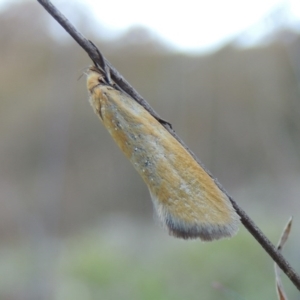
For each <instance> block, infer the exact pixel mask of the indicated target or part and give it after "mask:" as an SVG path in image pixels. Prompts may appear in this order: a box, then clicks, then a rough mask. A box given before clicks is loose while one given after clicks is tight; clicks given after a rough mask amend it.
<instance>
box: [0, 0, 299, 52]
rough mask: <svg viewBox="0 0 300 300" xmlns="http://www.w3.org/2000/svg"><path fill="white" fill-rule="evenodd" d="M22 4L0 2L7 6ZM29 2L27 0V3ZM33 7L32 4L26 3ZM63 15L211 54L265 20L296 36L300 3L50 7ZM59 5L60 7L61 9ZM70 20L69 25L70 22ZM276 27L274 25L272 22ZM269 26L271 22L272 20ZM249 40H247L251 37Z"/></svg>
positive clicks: (168, 0) (130, 1) (160, 0)
mask: <svg viewBox="0 0 300 300" xmlns="http://www.w3.org/2000/svg"><path fill="white" fill-rule="evenodd" d="M22 1H26V0H0V8H1V7H3V6H5V5H6V4H10V5H11V4H12V3H15V2H22ZM27 1H30V0H27ZM31 1H35V0H31ZM52 2H53V3H54V4H55V5H57V6H58V8H60V9H62V8H64V9H62V12H64V13H65V14H66V15H67V16H68V14H67V11H65V8H66V7H67V6H70V5H76V4H78V5H80V6H81V7H82V6H83V5H88V6H89V7H90V8H92V12H93V13H94V14H95V16H96V19H98V20H99V22H100V23H101V24H102V25H103V26H105V27H106V28H107V34H108V35H110V36H114V35H117V34H118V33H120V30H121V31H122V30H126V29H128V28H129V27H131V26H134V25H143V26H145V27H148V28H151V29H152V30H153V31H154V32H156V33H157V34H158V35H159V36H161V37H162V38H163V39H165V40H166V41H168V42H169V43H170V44H173V45H174V46H176V47H177V48H179V49H181V50H200V51H207V50H212V49H214V48H216V47H218V46H220V45H222V44H223V43H225V42H227V41H229V40H232V38H234V37H236V36H238V35H239V34H242V33H244V32H245V31H247V33H249V31H251V34H252V36H253V32H254V36H255V33H261V32H262V31H264V30H268V26H270V19H274V18H277V19H278V18H281V21H282V18H285V20H284V22H285V23H286V24H288V25H290V26H292V27H294V28H295V27H297V29H298V30H300V1H299V0H286V1H282V0H281V1H280V0H263V1H261V0H226V1H224V0H211V1H207V0H197V1H196V0H185V1H172V0H151V1H147V0H144V1H140V0H126V1H124V0H109V1H107V0H106V1H99V0H73V1H70V2H69V1H62V0H53V1H52ZM63 2H64V5H63V7H62V6H60V5H61V4H62V3H63ZM71 20H72V19H71ZM277 21H278V20H277ZM271 23H274V22H272V20H271ZM251 34H250V36H251Z"/></svg>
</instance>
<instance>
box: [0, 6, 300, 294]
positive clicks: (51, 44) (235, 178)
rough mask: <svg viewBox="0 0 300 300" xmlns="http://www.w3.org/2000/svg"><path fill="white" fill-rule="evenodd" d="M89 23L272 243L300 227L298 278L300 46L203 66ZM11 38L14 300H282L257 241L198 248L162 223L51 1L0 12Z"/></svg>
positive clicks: (6, 226)
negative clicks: (288, 227) (93, 95)
mask: <svg viewBox="0 0 300 300" xmlns="http://www.w3.org/2000/svg"><path fill="white" fill-rule="evenodd" d="M85 14H88V12H86V13H85V12H84V11H71V12H70V16H71V17H72V16H76V18H75V19H76V25H77V27H78V28H79V29H80V31H82V32H83V34H84V35H86V36H87V37H89V39H91V40H93V41H94V43H95V44H96V45H98V46H99V48H100V49H101V51H103V53H104V54H105V56H106V57H107V58H108V59H109V60H110V61H111V62H112V64H113V65H114V66H115V67H116V68H117V69H118V70H119V71H120V72H121V73H122V74H123V75H124V76H125V78H126V79H127V80H128V81H129V82H130V83H131V84H132V85H133V86H134V87H135V88H136V89H137V90H138V91H139V92H140V93H141V95H143V96H144V97H145V99H147V100H148V102H149V103H150V104H151V105H152V106H153V108H154V109H155V110H156V111H157V112H158V113H159V114H160V115H161V116H162V117H163V118H164V119H166V120H168V121H170V122H171V123H172V124H173V128H174V129H175V130H176V131H177V133H178V134H179V135H180V136H181V137H182V139H183V140H184V141H185V142H186V143H187V145H189V147H190V148H191V149H192V150H193V151H194V153H195V154H196V155H197V156H198V157H200V158H201V160H202V162H203V163H204V164H205V165H206V167H207V168H208V169H209V170H210V171H211V172H212V174H214V176H216V177H217V178H218V180H219V181H220V182H221V183H222V185H223V186H224V187H225V188H226V189H227V190H228V192H229V193H230V194H231V195H232V196H233V197H234V199H235V200H236V201H237V202H238V203H239V204H240V206H241V207H242V208H243V209H244V210H245V211H246V212H248V213H249V215H250V216H251V217H253V219H254V220H255V222H256V223H257V225H258V226H259V227H260V228H261V229H262V230H263V232H264V233H265V234H266V235H267V236H268V237H269V238H270V239H271V241H272V242H274V243H276V241H277V239H278V237H279V235H280V233H281V230H282V228H283V226H284V224H285V222H286V221H287V219H288V217H289V216H290V215H293V216H294V218H295V219H294V227H293V229H292V235H291V237H290V240H289V242H288V244H287V246H286V249H285V251H284V254H285V256H286V257H287V258H288V260H289V261H290V262H291V264H292V265H293V266H294V268H295V269H297V270H300V260H299V253H300V252H299V249H300V242H299V241H300V240H299V233H300V231H299V224H300V221H299V219H300V202H299V198H300V37H299V34H297V33H295V32H292V31H288V30H286V29H285V28H282V30H280V31H278V32H276V33H274V35H273V36H269V37H268V42H267V43H264V45H261V46H259V45H258V46H256V47H252V48H248V49H241V48H238V47H236V46H235V44H234V43H232V44H228V45H226V46H224V47H223V48H222V49H219V50H218V51H216V52H214V53H212V54H207V55H202V56H200V55H199V56H198V55H189V54H186V53H177V52H174V50H171V49H170V48H169V47H168V46H167V45H165V44H164V43H163V42H161V41H160V40H159V39H157V38H156V37H155V36H153V34H151V33H149V32H147V31H146V30H144V29H141V28H135V29H132V30H131V31H129V32H128V33H126V34H124V35H123V36H120V37H119V38H118V39H116V40H111V41H107V40H104V39H103V38H101V34H99V35H97V34H96V33H95V32H97V31H98V32H99V33H101V32H102V31H103V30H104V29H103V28H101V27H99V30H94V31H93V30H91V27H90V26H91V24H93V23H92V22H93V21H88V17H87V15H85ZM97 26H99V25H97ZM0 28H1V30H0V65H1V67H0V298H1V299H3V300H19V299H22V300H23V299H30V300H32V299H51V300H52V299H59V300H60V299H64V300H68V299H72V300H74V299H85V300H89V299H248V300H250V299H275V288H274V274H273V264H272V261H271V259H270V258H269V257H268V256H267V255H266V254H265V252H264V251H263V250H262V249H261V248H260V247H259V246H258V244H257V243H256V241H255V240H254V239H253V237H252V236H251V235H250V234H249V233H248V232H247V231H246V230H245V229H243V228H241V230H240V232H239V234H238V235H237V236H236V237H235V238H233V239H231V240H225V241H220V242H214V243H201V242H200V241H194V242H191V241H189V242H185V241H180V240H176V239H174V238H172V237H169V236H168V234H167V233H166V232H165V231H164V230H163V229H162V228H161V227H160V225H159V224H157V223H158V222H157V221H155V220H153V209H152V204H151V200H150V196H149V194H148V191H147V188H146V186H145V185H144V184H143V182H142V180H141V179H140V178H139V177H138V175H137V174H136V173H135V171H134V169H133V168H132V166H131V165H130V163H129V162H128V161H127V160H126V159H125V158H124V157H123V154H122V153H121V152H120V151H119V149H118V148H117V146H116V145H115V144H114V142H113V141H112V140H111V138H110V136H109V135H108V133H107V132H106V130H105V129H104V128H103V127H102V125H101V124H100V122H99V120H98V119H97V117H96V116H95V115H94V113H93V111H92V109H91V107H90V105H89V103H88V93H87V91H86V87H85V78H84V76H83V78H81V79H79V80H78V78H79V77H80V75H81V74H82V73H83V72H84V70H85V68H86V67H87V66H89V65H90V64H91V62H90V60H89V58H88V57H87V55H86V54H85V53H84V51H83V50H82V49H81V48H80V47H79V46H78V45H77V44H75V42H74V41H73V40H72V39H71V38H70V36H68V35H67V34H66V33H64V31H63V30H62V29H60V28H59V26H58V25H56V24H55V22H54V21H53V20H51V18H50V16H49V15H47V13H46V12H45V11H44V10H43V9H42V8H41V7H40V6H39V5H37V3H27V4H23V5H14V6H11V7H8V8H7V9H6V10H5V11H2V12H1V15H0ZM58 33H59V36H57V34H58ZM283 277H284V276H283ZM283 279H284V284H285V286H286V291H287V294H288V295H289V296H290V297H291V299H296V298H297V295H298V294H297V291H296V289H295V288H294V287H293V286H292V285H291V284H290V282H289V281H288V280H285V278H283Z"/></svg>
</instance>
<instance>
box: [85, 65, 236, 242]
mask: <svg viewBox="0 0 300 300" xmlns="http://www.w3.org/2000/svg"><path fill="white" fill-rule="evenodd" d="M87 88H88V90H89V93H90V103H91V105H92V107H93V109H94V111H95V113H96V114H97V115H98V116H99V118H100V120H101V121H102V123H103V125H104V126H105V127H106V129H107V130H108V132H109V133H110V135H111V136H112V138H113V139H114V140H115V142H116V143H117V145H118V146H119V147H120V149H121V150H122V151H123V152H124V154H125V155H126V156H127V158H128V159H129V160H130V161H131V163H132V164H133V166H134V168H135V169H136V170H137V172H138V173H139V174H140V176H141V177H142V178H143V180H144V182H145V183H146V185H147V186H148V188H149V191H150V195H151V198H152V201H153V203H154V207H155V209H156V211H157V214H158V216H159V218H160V220H161V221H162V223H163V224H164V225H165V226H166V227H167V228H168V230H169V233H170V234H171V235H173V236H176V237H179V238H183V239H193V238H200V239H201V240H203V241H212V240H217V239H220V238H224V237H231V236H233V235H234V234H235V233H236V232H237V231H238V226H239V219H240V218H239V216H238V215H237V213H236V212H235V210H234V208H233V207H232V204H231V202H230V200H229V199H228V197H227V196H226V194H225V193H224V192H222V191H221V190H220V188H219V187H218V186H217V185H216V183H215V182H214V180H213V179H212V178H211V177H210V176H209V175H208V174H207V173H206V171H205V170H204V169H203V168H202V167H201V166H200V165H199V164H198V163H197V162H196V161H195V159H194V158H193V157H192V156H191V155H190V154H189V153H188V151H187V150H186V149H184V147H183V146H182V145H181V144H180V143H179V142H178V141H177V140H176V139H175V138H174V137H173V136H172V135H171V134H170V133H169V132H168V131H167V130H166V129H165V128H164V127H163V126H162V125H161V124H160V123H159V122H158V121H157V120H156V119H155V118H154V117H153V116H152V115H151V114H150V113H149V112H148V111H147V110H145V109H144V108H143V107H142V106H141V105H140V104H138V103H137V102H136V101H135V100H134V99H132V98H131V97H129V96H128V95H127V94H125V93H123V92H121V91H119V90H117V89H115V88H113V87H112V86H110V85H109V84H107V83H106V81H105V78H104V76H103V75H102V74H101V71H99V70H98V69H97V68H96V67H91V68H90V69H89V71H88V76H87Z"/></svg>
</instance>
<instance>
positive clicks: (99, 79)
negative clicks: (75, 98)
mask: <svg viewBox="0 0 300 300" xmlns="http://www.w3.org/2000/svg"><path fill="white" fill-rule="evenodd" d="M103 84H105V80H104V76H103V75H102V73H101V71H100V70H99V69H97V68H96V67H95V66H92V67H90V68H89V70H88V71H87V89H88V91H89V92H90V94H93V90H94V89H95V88H96V87H97V86H99V85H103Z"/></svg>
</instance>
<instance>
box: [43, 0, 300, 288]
mask: <svg viewBox="0 0 300 300" xmlns="http://www.w3.org/2000/svg"><path fill="white" fill-rule="evenodd" d="M37 1H38V2H39V3H40V4H41V5H42V6H43V7H44V8H45V9H46V10H47V11H48V12H49V14H50V15H52V17H53V18H54V19H56V21H57V22H58V23H59V24H60V25H61V26H62V27H63V28H64V29H65V30H66V31H67V32H68V33H69V34H70V35H71V36H72V37H73V38H74V39H75V41H76V42H77V43H78V44H79V45H80V46H81V47H82V48H83V49H84V50H85V51H86V52H87V54H88V55H89V57H90V58H91V59H92V61H93V62H94V63H95V64H96V65H97V66H100V67H101V66H103V65H104V66H105V65H107V66H108V67H109V69H110V70H109V71H110V74H111V77H112V79H113V80H114V82H115V83H116V84H117V85H118V86H119V87H120V88H121V89H122V90H123V91H125V92H126V93H127V94H128V95H130V96H131V97H132V98H133V99H135V100H136V101H137V102H138V103H139V104H141V105H142V106H143V107H144V108H145V109H146V110H147V111H148V112H149V113H150V114H151V115H153V117H155V118H156V119H157V120H159V121H160V122H161V124H162V125H163V126H164V127H165V128H166V129H167V130H168V131H169V133H170V134H172V135H173V136H174V137H175V138H176V139H177V140H178V142H180V143H181V144H182V145H183V146H184V147H185V149H186V150H187V151H188V152H189V153H190V154H191V155H192V156H193V157H194V159H195V160H196V161H197V162H198V163H199V164H200V165H201V166H202V167H203V168H204V169H205V170H206V171H207V173H208V174H209V175H210V176H211V177H212V178H213V179H214V181H215V182H216V184H217V185H218V186H219V187H220V189H221V190H222V191H223V192H224V193H225V194H226V195H227V196H228V198H229V199H230V201H231V202H232V205H233V207H234V209H235V210H236V212H237V213H238V215H239V216H240V218H241V222H242V223H243V225H244V226H245V227H246V229H247V230H248V231H249V232H250V234H251V235H252V236H253V237H254V238H255V239H256V240H257V242H258V243H259V244H260V245H261V246H262V247H263V248H264V249H265V251H266V252H267V253H268V254H269V255H270V256H271V257H272V259H273V260H274V261H275V262H276V263H277V265H278V266H279V267H280V268H281V269H282V271H283V272H284V273H285V274H286V275H287V276H288V278H290V280H291V281H292V282H293V283H294V285H295V286H296V287H297V289H298V290H300V276H299V275H298V274H297V273H296V272H295V271H294V269H293V268H292V267H291V266H290V264H289V263H288V262H287V261H286V259H285V258H284V257H283V256H282V255H281V253H279V252H278V251H277V249H276V248H275V246H274V245H273V244H272V243H271V242H270V241H269V239H268V238H267V237H266V236H265V235H264V234H263V233H262V231H261V230H260V229H259V228H258V227H257V226H256V224H255V223H254V222H253V221H252V220H251V218H250V217H249V216H248V215H247V214H246V212H245V211H244V210H242V209H241V208H240V207H239V206H238V204H237V203H236V202H235V201H234V200H233V199H232V197H230V195H229V194H228V193H227V192H226V190H225V189H224V188H223V187H222V186H221V184H220V183H219V182H218V181H217V180H216V179H215V178H214V177H213V176H212V175H211V174H210V172H209V171H208V170H207V169H206V168H205V167H204V166H203V164H202V163H201V162H200V160H199V159H198V158H197V157H196V156H195V154H194V153H193V152H192V151H191V150H190V149H189V148H188V147H187V146H186V145H185V143H184V142H183V141H182V140H181V139H180V137H179V136H178V135H177V134H176V132H175V131H174V130H173V129H172V127H171V125H170V123H168V122H166V121H164V120H163V119H162V118H161V117H160V116H159V115H158V114H157V113H156V112H155V111H154V110H153V109H152V107H151V106H150V105H149V104H148V102H147V101H146V100H145V99H143V98H142V96H141V95H139V94H138V92H137V91H136V90H135V89H134V88H133V87H132V86H131V85H130V84H129V83H128V82H127V81H126V80H125V79H124V77H123V76H122V75H121V74H120V73H119V72H118V71H117V70H116V69H115V68H114V67H113V66H112V64H111V63H110V62H109V61H108V60H107V59H106V58H104V56H103V55H102V54H101V52H100V51H99V50H98V49H97V47H96V46H95V45H94V44H93V43H92V42H90V41H89V40H88V39H86V38H85V37H84V36H83V35H82V34H81V33H80V32H79V31H78V30H77V29H76V28H75V27H74V26H73V25H72V24H71V23H70V21H69V20H68V19H67V18H66V17H65V16H64V15H63V14H61V12H60V11H59V10H58V9H57V8H56V7H55V6H54V5H53V4H52V3H51V2H50V1H48V0H37ZM103 61H104V62H105V63H104V64H103ZM105 73H106V72H105Z"/></svg>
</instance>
